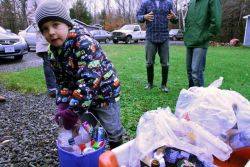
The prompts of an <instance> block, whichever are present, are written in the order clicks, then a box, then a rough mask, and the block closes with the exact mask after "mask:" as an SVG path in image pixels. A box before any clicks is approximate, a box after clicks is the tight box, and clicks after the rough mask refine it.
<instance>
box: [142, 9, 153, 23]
mask: <svg viewBox="0 0 250 167" xmlns="http://www.w3.org/2000/svg"><path fill="white" fill-rule="evenodd" d="M144 19H145V20H146V21H153V20H154V13H153V12H152V11H151V12H150V13H148V14H145V15H144Z"/></svg>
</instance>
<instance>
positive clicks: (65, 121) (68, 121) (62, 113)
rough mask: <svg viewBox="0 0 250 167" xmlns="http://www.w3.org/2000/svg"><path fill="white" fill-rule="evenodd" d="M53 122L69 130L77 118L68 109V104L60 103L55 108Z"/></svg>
mask: <svg viewBox="0 0 250 167" xmlns="http://www.w3.org/2000/svg"><path fill="white" fill-rule="evenodd" d="M55 120H56V122H57V123H58V124H62V125H63V127H64V128H65V129H67V130H71V129H73V127H74V126H75V124H76V123H77V120H78V116H77V115H76V114H75V113H74V112H73V111H71V110H69V109H68V104H64V103H61V104H59V105H58V106H57V112H56V116H55Z"/></svg>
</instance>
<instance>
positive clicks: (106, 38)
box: [90, 30, 112, 43]
mask: <svg viewBox="0 0 250 167" xmlns="http://www.w3.org/2000/svg"><path fill="white" fill-rule="evenodd" d="M90 34H91V35H92V37H93V38H94V39H95V40H97V41H98V42H105V43H109V42H110V40H111V36H112V34H111V33H110V32H108V31H105V30H92V31H90Z"/></svg>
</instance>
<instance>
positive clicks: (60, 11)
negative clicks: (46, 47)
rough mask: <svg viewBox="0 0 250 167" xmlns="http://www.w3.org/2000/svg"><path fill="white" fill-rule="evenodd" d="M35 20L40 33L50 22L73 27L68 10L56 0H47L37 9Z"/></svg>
mask: <svg viewBox="0 0 250 167" xmlns="http://www.w3.org/2000/svg"><path fill="white" fill-rule="evenodd" d="M35 19H36V23H37V25H38V27H39V29H40V31H41V27H42V25H43V24H44V23H46V22H48V21H60V22H63V23H65V24H67V25H68V26H70V27H73V23H72V22H71V18H70V16H69V14H68V12H67V10H66V8H65V7H64V5H63V4H62V3H60V2H58V1H56V0H47V1H45V2H43V3H42V4H41V5H39V6H38V8H37V9H36V13H35ZM41 32H42V31H41Z"/></svg>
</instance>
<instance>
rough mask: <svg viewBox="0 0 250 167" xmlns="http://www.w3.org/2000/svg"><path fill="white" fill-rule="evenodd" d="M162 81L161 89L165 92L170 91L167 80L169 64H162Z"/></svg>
mask: <svg viewBox="0 0 250 167" xmlns="http://www.w3.org/2000/svg"><path fill="white" fill-rule="evenodd" d="M161 74H162V82H161V90H162V91H163V92H165V93H168V87H167V81H168V66H162V71H161Z"/></svg>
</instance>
